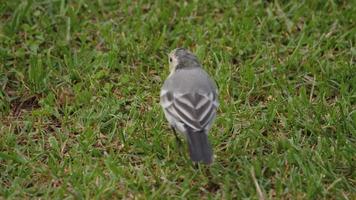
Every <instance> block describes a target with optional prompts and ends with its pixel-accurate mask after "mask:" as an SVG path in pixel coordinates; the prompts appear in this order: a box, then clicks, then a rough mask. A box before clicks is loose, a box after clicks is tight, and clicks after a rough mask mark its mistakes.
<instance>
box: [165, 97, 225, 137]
mask: <svg viewBox="0 0 356 200" xmlns="http://www.w3.org/2000/svg"><path fill="white" fill-rule="evenodd" d="M160 96H161V105H162V107H163V109H164V110H165V111H166V112H167V113H168V114H169V115H170V116H171V117H173V118H174V119H175V120H177V121H179V122H182V123H184V124H185V125H186V126H188V127H190V128H191V129H193V130H196V131H199V130H203V129H205V128H206V127H207V126H209V124H210V122H211V121H212V120H213V119H214V117H215V115H216V108H217V107H218V101H217V95H216V93H215V92H210V93H203V92H202V93H199V92H196V93H174V92H169V91H167V90H162V92H161V95H160Z"/></svg>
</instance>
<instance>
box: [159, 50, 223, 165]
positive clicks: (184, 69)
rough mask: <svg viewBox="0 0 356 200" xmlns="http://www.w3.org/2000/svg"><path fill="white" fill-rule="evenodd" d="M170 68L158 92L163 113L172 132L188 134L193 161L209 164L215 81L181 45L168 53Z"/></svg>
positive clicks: (210, 161) (216, 102) (215, 95)
mask: <svg viewBox="0 0 356 200" xmlns="http://www.w3.org/2000/svg"><path fill="white" fill-rule="evenodd" d="M169 68H170V75H169V76H168V78H167V79H166V81H165V82H164V85H163V87H162V89H161V94H160V98H161V106H162V108H163V110H164V114H165V116H166V118H167V120H168V122H169V124H170V125H171V127H172V129H173V132H174V133H175V134H176V132H175V130H178V131H179V132H180V133H182V134H183V135H185V136H186V137H187V140H188V148H189V155H190V158H191V159H192V161H193V162H194V163H197V162H203V163H205V164H210V163H212V161H213V150H212V148H211V145H210V143H209V140H208V132H209V129H210V128H211V125H212V123H213V121H214V118H215V116H216V109H217V107H218V104H219V103H218V91H217V88H216V85H215V82H214V81H213V80H212V79H211V78H210V77H209V75H208V74H207V73H206V72H205V71H204V70H203V68H202V66H201V64H200V62H199V61H198V59H197V57H196V56H195V55H194V54H193V53H191V52H190V51H188V50H186V49H184V48H177V49H175V50H173V51H172V52H171V53H170V54H169ZM176 136H177V135H176Z"/></svg>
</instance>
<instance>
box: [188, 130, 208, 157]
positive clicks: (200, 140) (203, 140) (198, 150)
mask: <svg viewBox="0 0 356 200" xmlns="http://www.w3.org/2000/svg"><path fill="white" fill-rule="evenodd" d="M187 139H188V148H189V155H190V159H192V161H193V162H203V163H205V164H211V163H212V162H213V149H212V148H211V145H210V143H209V140H208V135H207V134H206V133H205V131H197V132H193V131H188V133H187Z"/></svg>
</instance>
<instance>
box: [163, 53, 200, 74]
mask: <svg viewBox="0 0 356 200" xmlns="http://www.w3.org/2000/svg"><path fill="white" fill-rule="evenodd" d="M168 59H169V70H170V72H171V73H173V72H174V71H176V70H179V69H187V68H194V67H201V65H200V63H199V60H198V58H197V57H196V56H195V55H194V54H193V53H192V52H190V51H188V50H187V49H184V48H177V49H174V50H173V51H172V52H171V53H169V58H168Z"/></svg>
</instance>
